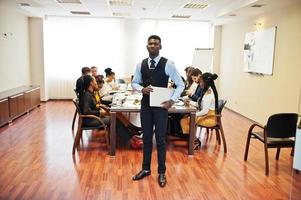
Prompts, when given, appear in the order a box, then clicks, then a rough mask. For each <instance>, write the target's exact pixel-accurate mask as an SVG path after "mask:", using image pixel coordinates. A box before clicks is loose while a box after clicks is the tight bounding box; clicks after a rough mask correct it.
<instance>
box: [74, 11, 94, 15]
mask: <svg viewBox="0 0 301 200" xmlns="http://www.w3.org/2000/svg"><path fill="white" fill-rule="evenodd" d="M70 12H71V13H72V14H73V15H91V14H90V13H89V12H87V11H70Z"/></svg>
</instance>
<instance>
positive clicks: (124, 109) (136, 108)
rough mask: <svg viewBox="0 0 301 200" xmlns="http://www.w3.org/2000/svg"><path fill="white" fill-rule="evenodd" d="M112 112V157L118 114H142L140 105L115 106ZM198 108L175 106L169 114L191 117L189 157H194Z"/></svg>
mask: <svg viewBox="0 0 301 200" xmlns="http://www.w3.org/2000/svg"><path fill="white" fill-rule="evenodd" d="M110 111H111V122H110V123H111V124H110V148H109V154H110V156H115V152H116V113H118V112H122V113H126V112H127V113H137V112H140V105H134V104H131V103H124V104H123V105H119V106H117V105H113V106H112V107H111V108H110ZM196 111H197V110H196V108H194V107H191V106H184V105H181V106H180V105H174V106H173V107H171V108H170V109H169V110H168V113H182V114H189V115H190V130H189V145H188V155H193V146H194V137H195V113H196Z"/></svg>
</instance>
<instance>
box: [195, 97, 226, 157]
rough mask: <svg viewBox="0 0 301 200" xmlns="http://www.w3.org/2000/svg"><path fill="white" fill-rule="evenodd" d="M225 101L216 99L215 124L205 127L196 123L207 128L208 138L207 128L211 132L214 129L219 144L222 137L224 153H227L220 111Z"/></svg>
mask: <svg viewBox="0 0 301 200" xmlns="http://www.w3.org/2000/svg"><path fill="white" fill-rule="evenodd" d="M226 103H227V101H226V100H223V99H220V100H218V110H217V115H216V120H217V124H216V125H215V126H213V127H207V126H201V125H198V126H199V127H201V128H206V129H207V138H208V135H209V130H210V131H211V132H212V131H213V130H215V133H216V139H217V141H218V143H219V145H220V144H221V137H222V141H223V146H224V153H227V143H226V138H225V134H224V129H223V124H222V111H223V108H224V107H225V105H226Z"/></svg>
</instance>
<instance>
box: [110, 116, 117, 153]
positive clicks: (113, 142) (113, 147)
mask: <svg viewBox="0 0 301 200" xmlns="http://www.w3.org/2000/svg"><path fill="white" fill-rule="evenodd" d="M115 150H116V112H111V121H110V152H109V153H110V156H115Z"/></svg>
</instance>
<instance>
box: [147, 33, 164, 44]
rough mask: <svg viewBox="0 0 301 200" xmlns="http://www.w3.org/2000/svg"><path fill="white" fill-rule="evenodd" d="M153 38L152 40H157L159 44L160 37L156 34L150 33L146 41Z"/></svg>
mask: <svg viewBox="0 0 301 200" xmlns="http://www.w3.org/2000/svg"><path fill="white" fill-rule="evenodd" d="M151 39H154V40H159V42H160V44H161V38H160V37H159V36H158V35H151V36H149V37H148V39H147V41H149V40H151Z"/></svg>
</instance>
